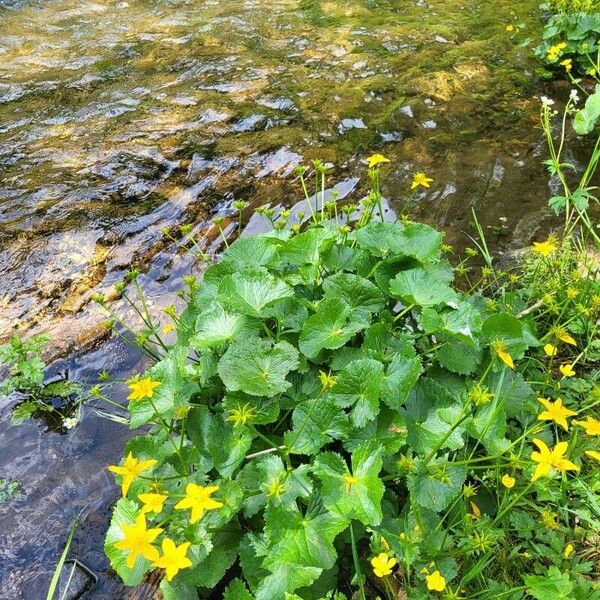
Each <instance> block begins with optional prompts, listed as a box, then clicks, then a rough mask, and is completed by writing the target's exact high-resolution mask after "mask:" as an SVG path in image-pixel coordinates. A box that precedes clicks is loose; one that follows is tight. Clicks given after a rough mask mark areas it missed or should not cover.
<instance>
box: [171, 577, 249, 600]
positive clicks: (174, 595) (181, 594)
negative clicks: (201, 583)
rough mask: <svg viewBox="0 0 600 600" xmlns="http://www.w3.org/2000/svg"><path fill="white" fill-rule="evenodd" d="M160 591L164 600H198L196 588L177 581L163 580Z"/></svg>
mask: <svg viewBox="0 0 600 600" xmlns="http://www.w3.org/2000/svg"><path fill="white" fill-rule="evenodd" d="M160 591H161V592H162V595H163V600H198V592H197V591H196V588H195V587H191V586H189V585H186V584H185V583H181V582H180V581H179V580H177V579H175V580H174V581H172V582H171V583H169V582H168V581H167V580H166V579H161V581H160ZM250 600H252V599H250Z"/></svg>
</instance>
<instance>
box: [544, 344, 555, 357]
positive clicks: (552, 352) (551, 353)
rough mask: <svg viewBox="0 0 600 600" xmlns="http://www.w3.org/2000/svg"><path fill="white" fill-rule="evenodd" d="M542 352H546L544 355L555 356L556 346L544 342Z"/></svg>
mask: <svg viewBox="0 0 600 600" xmlns="http://www.w3.org/2000/svg"><path fill="white" fill-rule="evenodd" d="M544 352H545V353H546V356H556V353H557V352H558V350H557V348H556V346H553V345H552V344H546V345H545V346H544Z"/></svg>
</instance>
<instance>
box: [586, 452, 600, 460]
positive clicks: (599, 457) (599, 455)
mask: <svg viewBox="0 0 600 600" xmlns="http://www.w3.org/2000/svg"><path fill="white" fill-rule="evenodd" d="M585 453H586V454H587V455H588V456H591V457H592V458H593V459H595V460H597V461H598V462H600V452H596V451H595V450H586V451H585Z"/></svg>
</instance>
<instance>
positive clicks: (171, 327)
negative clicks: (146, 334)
mask: <svg viewBox="0 0 600 600" xmlns="http://www.w3.org/2000/svg"><path fill="white" fill-rule="evenodd" d="M174 330H175V325H173V323H167V324H166V325H165V326H164V327H163V328H162V332H163V333H164V334H165V335H166V334H167V333H171V331H174Z"/></svg>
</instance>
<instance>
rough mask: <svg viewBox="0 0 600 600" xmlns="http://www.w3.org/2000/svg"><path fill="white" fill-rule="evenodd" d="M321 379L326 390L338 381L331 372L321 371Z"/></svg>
mask: <svg viewBox="0 0 600 600" xmlns="http://www.w3.org/2000/svg"><path fill="white" fill-rule="evenodd" d="M319 381H320V382H321V387H322V388H323V389H324V390H330V389H331V388H332V387H334V386H335V384H336V383H337V378H335V377H334V376H333V375H332V374H331V373H325V371H319Z"/></svg>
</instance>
